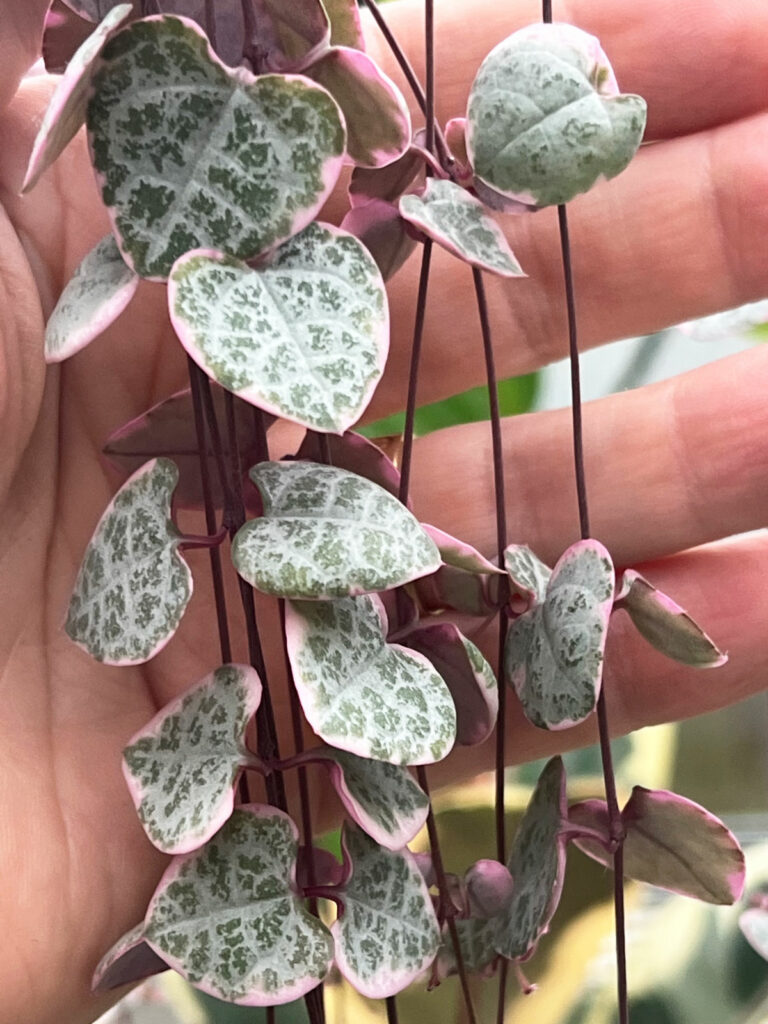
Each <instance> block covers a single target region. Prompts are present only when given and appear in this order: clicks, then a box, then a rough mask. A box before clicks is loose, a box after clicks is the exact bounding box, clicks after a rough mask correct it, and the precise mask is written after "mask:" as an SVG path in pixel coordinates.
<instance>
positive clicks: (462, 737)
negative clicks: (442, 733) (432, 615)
mask: <svg viewBox="0 0 768 1024" xmlns="http://www.w3.org/2000/svg"><path fill="white" fill-rule="evenodd" d="M402 642H403V643H404V644H405V645H406V646H407V647H410V648H411V649H412V650H415V651H419V652H420V653H421V654H423V655H425V657H427V658H429V660H430V661H431V663H432V664H433V665H434V667H435V668H436V670H437V671H438V672H439V673H440V675H441V676H442V678H443V679H444V680H445V682H446V685H447V686H448V689H449V690H450V691H451V696H452V697H453V702H454V704H455V705H456V741H457V742H458V743H461V744H464V745H472V744H475V743H482V742H483V740H485V739H487V738H488V737H489V736H490V734H491V732H492V731H493V728H494V726H495V724H496V718H497V715H498V712H499V692H498V686H497V683H496V676H495V675H494V674H493V669H492V668H491V666H490V665H489V664H488V662H487V661H486V660H485V658H484V657H483V655H482V654H481V653H480V651H479V650H478V649H477V647H476V646H475V645H474V644H473V643H472V641H471V640H468V639H467V638H466V637H465V636H463V635H462V634H461V632H460V631H459V629H458V628H457V627H456V626H455V625H453V623H451V622H439V623H436V624H434V625H426V626H421V627H419V628H417V629H414V630H412V631H411V632H409V633H408V634H407V635H406V636H404V637H403V638H402Z"/></svg>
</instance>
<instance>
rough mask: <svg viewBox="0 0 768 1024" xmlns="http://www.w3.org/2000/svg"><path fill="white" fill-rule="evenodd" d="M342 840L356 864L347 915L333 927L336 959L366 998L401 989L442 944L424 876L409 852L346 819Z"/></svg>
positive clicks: (346, 893)
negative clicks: (386, 845)
mask: <svg viewBox="0 0 768 1024" xmlns="http://www.w3.org/2000/svg"><path fill="white" fill-rule="evenodd" d="M342 843H343V845H344V847H345V850H346V853H347V855H348V857H349V859H350V860H351V862H352V876H351V878H350V880H349V882H347V885H346V887H345V889H344V895H343V901H344V914H343V916H341V917H340V918H339V919H338V920H337V921H336V923H335V924H334V925H333V927H332V928H331V934H332V935H333V939H334V943H335V949H336V963H337V964H338V967H339V970H340V971H341V973H342V974H343V975H344V977H345V978H346V979H347V980H348V981H350V982H351V983H352V984H353V985H354V987H355V988H356V989H357V991H358V992H360V993H361V994H362V995H364V996H368V997H369V998H371V999H384V998H386V997H387V996H393V995H395V994H396V993H397V992H401V991H402V990H403V989H404V988H406V987H407V986H408V985H409V984H410V983H411V982H412V981H413V980H414V979H415V978H417V977H418V975H419V974H421V972H422V971H424V970H426V969H427V967H429V965H430V964H431V963H432V961H433V960H434V958H435V955H436V953H437V950H438V946H439V943H440V931H439V928H438V925H437V918H436V917H435V912H434V910H433V909H432V901H431V899H430V896H429V892H428V891H427V887H426V885H425V883H424V879H423V878H422V876H421V873H420V871H419V869H418V867H417V866H416V863H415V861H414V859H413V857H412V856H411V854H410V853H409V852H408V850H401V851H400V852H397V853H396V852H393V851H391V850H384V849H382V848H381V847H380V846H377V844H376V843H375V842H374V841H373V840H372V839H370V838H369V837H368V836H367V835H366V834H365V833H364V832H363V831H361V830H360V829H358V828H357V827H356V826H355V825H352V824H350V823H349V822H345V824H344V831H343V833H342Z"/></svg>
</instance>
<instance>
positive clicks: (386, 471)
mask: <svg viewBox="0 0 768 1024" xmlns="http://www.w3.org/2000/svg"><path fill="white" fill-rule="evenodd" d="M325 440H326V442H327V444H328V451H329V452H330V454H331V460H330V461H331V465H333V466H336V467H337V468H338V469H347V470H349V472H350V473H356V474H357V475H358V476H364V477H365V479H366V480H371V481H372V482H373V483H375V484H378V485H379V487H383V488H384V490H385V491H389V493H390V494H393V495H394V496H395V497H397V495H398V493H399V490H400V473H399V472H398V470H397V467H396V466H395V464H394V463H393V462H392V460H391V459H390V458H388V456H387V455H385V453H384V452H383V451H382V450H381V448H379V446H378V445H376V444H374V443H373V441H369V440H368V438H367V437H363V435H362V434H356V433H354V431H351V430H348V431H347V432H346V433H344V434H341V435H340V436H339V435H336V434H331V435H329V436H328V437H327V438H325ZM296 458H297V459H308V460H310V461H315V462H322V461H323V459H322V449H321V447H320V439H319V438H318V436H317V434H314V433H311V432H310V431H307V434H306V436H305V438H304V440H303V441H302V443H301V446H300V447H299V450H298V451H297V452H296ZM427 532H429V531H427Z"/></svg>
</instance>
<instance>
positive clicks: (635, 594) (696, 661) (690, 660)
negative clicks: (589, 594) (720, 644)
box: [614, 569, 728, 668]
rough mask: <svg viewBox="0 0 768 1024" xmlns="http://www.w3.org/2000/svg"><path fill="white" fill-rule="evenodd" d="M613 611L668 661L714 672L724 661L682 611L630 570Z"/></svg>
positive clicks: (705, 636) (683, 610)
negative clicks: (621, 613)
mask: <svg viewBox="0 0 768 1024" xmlns="http://www.w3.org/2000/svg"><path fill="white" fill-rule="evenodd" d="M614 607H616V608H623V609H624V610H625V611H626V612H627V613H628V615H629V617H630V618H631V619H632V622H633V623H634V624H635V626H636V627H637V630H638V632H639V633H640V634H641V635H642V636H644V637H645V639H646V640H647V641H648V643H649V644H652V645H653V646H654V647H655V648H656V650H657V651H661V653H662V654H666V655H667V657H668V658H674V659H675V661H680V662H682V663H683V664H684V665H690V666H692V667H693V668H717V667H718V666H719V665H724V664H725V662H726V661H727V660H728V655H727V654H723V652H722V651H720V650H718V648H717V646H716V645H715V644H714V642H713V641H712V640H710V638H709V637H708V636H707V634H706V633H705V632H704V630H703V629H702V628H701V627H700V626H699V625H698V624H697V623H696V622H694V621H693V619H692V618H691V616H690V615H689V614H688V612H686V611H685V609H684V608H681V607H680V605H679V604H676V603H675V602H674V601H673V600H672V598H671V597H667V595H666V594H663V593H662V592H661V591H660V590H657V589H656V587H654V586H653V585H652V584H651V583H649V582H648V580H646V579H644V578H643V577H642V576H641V575H640V573H638V572H635V571H634V570H633V569H627V571H626V572H625V573H624V576H623V579H622V586H621V592H620V593H619V594H617V595H616V601H615V603H614Z"/></svg>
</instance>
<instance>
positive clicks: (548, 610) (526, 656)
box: [504, 540, 614, 729]
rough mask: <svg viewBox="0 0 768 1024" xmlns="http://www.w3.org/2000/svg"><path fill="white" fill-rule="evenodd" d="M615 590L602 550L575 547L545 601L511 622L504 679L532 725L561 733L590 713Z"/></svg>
mask: <svg viewBox="0 0 768 1024" xmlns="http://www.w3.org/2000/svg"><path fill="white" fill-rule="evenodd" d="M613 589H614V574H613V564H612V562H611V559H610V555H609V554H608V552H607V551H606V549H605V548H604V547H603V545H602V544H600V543H599V542H598V541H596V540H585V541H580V542H579V543H578V544H574V545H573V546H572V547H570V548H568V550H567V551H566V552H565V554H564V555H563V556H562V558H561V559H560V561H559V562H558V563H557V565H556V566H555V569H554V571H553V573H552V577H551V579H550V581H549V583H548V585H547V591H546V596H545V598H544V601H543V603H541V604H536V605H534V607H533V608H530V609H529V610H528V611H527V612H524V613H523V614H522V615H521V616H520V617H519V618H517V619H515V620H514V621H513V622H512V623H511V624H510V627H509V631H508V633H507V642H506V648H505V652H504V666H505V671H506V676H507V679H508V680H509V682H510V683H511V684H512V685H513V686H514V688H515V690H516V692H517V695H518V697H519V698H520V701H521V703H522V705H523V710H524V711H525V714H526V717H527V718H528V719H529V720H530V721H531V722H533V724H534V725H537V726H539V727H540V728H543V729H566V728H568V727H569V726H571V725H574V724H575V723H576V722H580V721H582V720H583V719H584V718H586V717H587V716H588V715H589V714H591V712H592V711H593V710H594V708H595V705H596V703H597V698H598V696H599V694H600V684H601V681H602V671H603V652H604V650H605V639H606V635H607V632H608V619H609V617H610V612H611V607H612V604H613Z"/></svg>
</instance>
